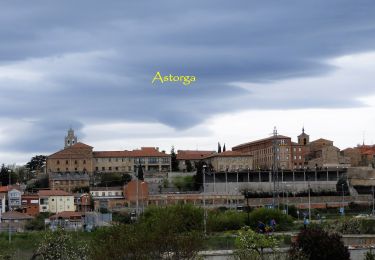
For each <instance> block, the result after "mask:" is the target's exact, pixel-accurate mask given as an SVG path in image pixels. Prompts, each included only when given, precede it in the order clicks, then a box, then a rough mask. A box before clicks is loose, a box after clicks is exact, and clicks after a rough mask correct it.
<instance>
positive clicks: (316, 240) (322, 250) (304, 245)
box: [289, 228, 350, 260]
mask: <svg viewBox="0 0 375 260" xmlns="http://www.w3.org/2000/svg"><path fill="white" fill-rule="evenodd" d="M289 256H290V259H300V258H301V256H305V257H306V258H307V259H309V260H335V259H337V260H346V259H350V254H349V250H348V248H347V247H346V246H344V243H343V242H342V241H341V236H340V235H339V234H337V233H328V232H327V231H324V230H322V229H321V228H308V229H306V230H302V231H300V233H299V234H298V236H297V239H296V242H294V243H292V245H291V248H290V249H289Z"/></svg>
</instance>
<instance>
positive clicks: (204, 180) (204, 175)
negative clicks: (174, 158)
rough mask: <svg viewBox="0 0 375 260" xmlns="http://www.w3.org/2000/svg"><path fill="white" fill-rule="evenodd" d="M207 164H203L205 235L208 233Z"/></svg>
mask: <svg viewBox="0 0 375 260" xmlns="http://www.w3.org/2000/svg"><path fill="white" fill-rule="evenodd" d="M206 167H207V166H206V165H203V228H204V235H205V236H206V235H207V211H206V196H205V193H206V188H205V185H206V183H205V182H206Z"/></svg>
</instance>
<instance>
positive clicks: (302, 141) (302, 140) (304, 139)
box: [298, 127, 310, 145]
mask: <svg viewBox="0 0 375 260" xmlns="http://www.w3.org/2000/svg"><path fill="white" fill-rule="evenodd" d="M309 142H310V136H309V135H308V134H306V133H305V127H302V134H300V135H299V136H298V144H299V145H307V144H309Z"/></svg>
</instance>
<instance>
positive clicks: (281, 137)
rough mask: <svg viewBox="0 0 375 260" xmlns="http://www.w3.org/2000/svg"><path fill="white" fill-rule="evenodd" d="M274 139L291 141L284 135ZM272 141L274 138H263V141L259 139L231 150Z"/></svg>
mask: <svg viewBox="0 0 375 260" xmlns="http://www.w3.org/2000/svg"><path fill="white" fill-rule="evenodd" d="M276 138H277V139H291V138H290V137H288V136H285V135H277V137H276ZM273 139H274V137H273V136H270V137H267V138H263V139H259V140H255V141H251V142H247V143H243V144H239V145H236V146H233V148H232V149H236V148H240V147H242V146H248V145H252V144H257V143H262V142H266V141H272V140H273Z"/></svg>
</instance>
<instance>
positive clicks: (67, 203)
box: [38, 190, 75, 213]
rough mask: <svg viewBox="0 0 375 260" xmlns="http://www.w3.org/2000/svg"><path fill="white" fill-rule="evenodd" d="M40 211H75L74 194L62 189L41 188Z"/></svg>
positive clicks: (39, 193)
mask: <svg viewBox="0 0 375 260" xmlns="http://www.w3.org/2000/svg"><path fill="white" fill-rule="evenodd" d="M38 195H39V211H40V212H51V213H59V212H63V211H75V207H74V196H73V194H71V193H68V192H66V191H62V190H40V191H39V192H38Z"/></svg>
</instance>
